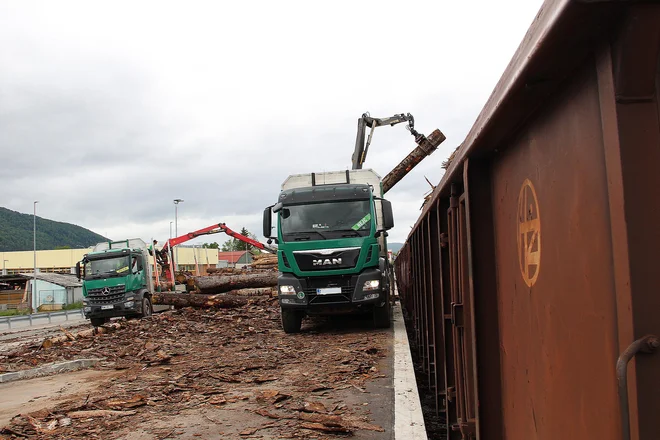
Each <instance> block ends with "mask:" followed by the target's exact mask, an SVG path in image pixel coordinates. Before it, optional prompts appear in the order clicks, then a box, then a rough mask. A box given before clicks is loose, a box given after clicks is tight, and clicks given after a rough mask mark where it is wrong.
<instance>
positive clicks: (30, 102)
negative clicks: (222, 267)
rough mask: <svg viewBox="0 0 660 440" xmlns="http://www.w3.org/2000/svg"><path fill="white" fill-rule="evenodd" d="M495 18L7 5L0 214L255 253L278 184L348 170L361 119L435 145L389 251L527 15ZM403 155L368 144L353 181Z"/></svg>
mask: <svg viewBox="0 0 660 440" xmlns="http://www.w3.org/2000/svg"><path fill="white" fill-rule="evenodd" d="M441 3H442V4H441ZM459 3H460V2H459ZM491 3H492V2H485V1H484V2H483V3H482V4H480V5H477V6H475V5H471V6H468V5H462V4H451V5H450V4H447V3H443V2H440V3H431V2H428V3H424V2H411V3H410V4H409V5H407V6H406V7H405V8H401V7H400V6H401V5H400V4H394V3H393V4H392V5H391V6H388V5H386V4H383V5H382V6H383V7H382V8H379V10H377V11H374V10H373V8H371V7H367V5H365V6H364V7H363V6H356V5H354V4H353V3H345V4H344V3H342V2H338V3H336V4H333V6H332V7H327V5H326V6H324V7H323V8H321V7H320V6H314V7H313V6H311V4H309V3H301V4H299V5H296V4H295V2H284V3H283V4H278V5H277V7H273V6H272V5H269V4H268V3H264V4H260V5H255V4H249V5H248V4H243V3H241V4H237V3H225V2H219V3H216V2H208V3H199V4H195V6H194V7H192V6H191V8H189V9H186V10H182V9H180V8H175V7H171V5H168V4H165V3H162V2H158V3H154V5H151V6H147V5H133V4H132V3H131V4H129V3H121V2H120V3H116V4H114V8H112V9H110V8H105V9H102V8H100V7H99V6H98V5H95V4H91V3H88V2H74V1H67V2H65V1H63V2H58V3H57V5H56V6H55V5H54V4H50V3H49V2H27V1H26V2H14V3H11V4H10V3H3V4H2V5H0V66H2V67H1V68H0V154H1V157H2V165H1V166H0V179H1V182H2V188H3V190H2V196H1V198H0V206H4V207H7V208H10V209H14V210H17V211H20V212H31V210H32V201H33V200H40V204H39V206H38V215H41V216H44V217H47V218H51V219H55V220H58V221H66V222H71V223H76V224H79V225H81V226H84V227H87V228H90V229H92V230H95V231H96V232H99V233H101V234H109V235H112V236H113V237H115V238H121V237H125V236H140V237H142V238H144V239H149V238H151V237H154V236H156V237H158V238H160V239H164V238H166V237H167V236H168V235H169V223H170V221H172V220H173V216H174V207H173V204H172V199H174V198H183V199H185V202H184V203H182V204H181V205H180V210H179V213H180V214H179V233H182V232H187V231H189V230H193V229H199V228H201V227H204V226H207V225H209V224H212V223H214V222H218V221H225V222H227V223H228V224H229V225H230V226H231V227H233V228H235V229H240V228H241V227H242V226H246V227H248V229H250V230H251V231H253V232H255V233H257V234H258V235H259V236H260V235H261V234H260V233H259V232H260V229H261V227H260V222H261V211H262V209H263V208H264V207H265V206H267V205H269V204H271V203H273V202H274V201H275V200H276V197H277V193H278V191H279V188H280V184H281V183H282V181H283V180H284V179H285V178H286V176H287V175H289V174H294V173H303V172H309V171H324V170H326V171H329V170H334V169H346V168H347V167H350V159H351V154H352V152H353V146H354V141H355V129H356V121H357V118H358V117H359V116H360V115H361V114H362V112H364V111H367V110H369V111H370V112H371V114H372V115H373V116H376V117H383V116H389V115H392V114H394V113H399V112H410V113H412V114H413V115H414V116H415V118H416V122H417V128H418V129H419V130H420V131H421V132H423V133H425V134H428V133H430V131H432V130H433V129H435V128H440V129H441V130H442V131H443V132H444V133H445V135H446V136H447V140H446V141H445V142H444V143H443V144H442V145H441V147H440V148H439V149H438V151H436V152H435V153H433V154H432V155H431V156H430V157H429V158H428V159H426V160H425V161H424V162H422V163H421V164H420V165H419V166H418V167H417V168H415V169H414V170H413V171H412V172H410V174H409V175H408V176H407V177H406V178H405V179H404V180H403V181H401V182H400V183H399V184H398V185H397V186H396V187H395V188H394V189H393V190H392V191H391V193H390V194H389V198H391V199H392V201H393V202H394V204H395V214H396V216H397V219H396V222H397V227H396V228H395V229H394V230H393V231H392V232H391V234H390V239H391V240H393V241H402V240H403V239H405V237H406V236H407V234H408V232H409V226H410V225H412V224H414V223H415V221H416V219H417V217H418V216H419V213H420V211H419V206H420V205H421V203H422V198H423V195H424V194H426V193H427V192H428V191H429V190H430V187H429V185H428V184H427V183H426V181H425V179H424V177H425V176H426V177H428V179H429V180H430V181H431V182H432V183H433V184H434V185H435V184H437V183H438V182H439V180H440V178H441V177H442V174H443V170H442V169H441V167H440V164H441V163H442V161H443V160H445V158H446V157H447V156H448V155H449V154H450V153H451V152H452V151H453V150H454V148H455V147H456V146H457V145H459V144H460V142H462V140H463V139H464V137H465V135H466V134H467V132H468V130H469V129H470V127H471V125H472V123H473V121H474V120H475V118H476V116H477V115H478V112H479V110H480V109H481V107H482V105H483V104H484V103H485V101H486V99H487V98H488V95H489V94H490V92H491V90H492V88H493V87H494V85H495V83H496V81H497V80H498V78H499V75H500V74H501V73H502V71H503V69H504V67H505V66H506V64H507V63H508V61H509V59H510V57H511V55H512V54H513V52H514V51H515V49H516V47H517V45H518V43H519V41H520V40H521V39H522V37H523V35H524V32H525V31H526V29H527V27H528V26H529V24H530V23H531V21H532V19H533V17H534V14H535V13H536V11H537V10H538V7H539V6H540V3H541V1H540V0H535V1H534V2H529V1H525V0H507V1H506V2H505V3H506V4H507V5H508V6H509V7H508V8H507V7H506V6H505V5H502V4H501V2H500V3H498V4H497V5H493V4H491ZM10 5H11V6H10ZM155 6H158V7H155ZM395 6H396V7H395ZM317 8H318V9H317ZM128 11H130V13H129V12H128ZM254 11H260V13H255V12H254ZM476 11H482V13H481V14H477V13H476ZM511 11H517V14H513V13H511ZM299 14H306V15H305V16H300V15H299ZM319 14H322V15H323V16H324V17H325V18H326V19H324V20H316V19H315V20H308V19H306V17H307V18H308V17H309V16H314V17H318V16H319ZM434 16H443V17H451V19H449V20H443V21H442V23H441V24H437V25H432V26H431V25H430V24H432V22H433V20H432V19H431V17H434ZM228 17H233V18H232V19H229V18H228ZM420 17H424V19H427V20H429V26H424V25H420V24H419V19H420ZM413 147H414V143H413V139H412V137H411V136H410V135H409V134H408V132H407V131H406V130H405V129H404V124H401V125H399V126H395V127H382V128H378V129H377V130H376V133H375V137H374V142H373V144H372V146H371V147H370V151H369V156H368V158H367V163H366V167H369V168H373V169H375V170H376V171H377V172H378V173H379V174H381V175H382V176H384V175H385V174H386V173H387V172H388V171H389V170H390V169H391V168H392V167H393V166H394V165H396V164H397V163H398V161H400V160H401V159H402V158H404V157H405V156H406V155H407V154H408V153H409V152H410V151H411V150H412V148H413ZM225 239H226V237H224V236H223V237H212V238H209V237H206V238H202V239H200V240H197V242H199V241H202V242H203V241H208V240H212V241H224V240H225Z"/></svg>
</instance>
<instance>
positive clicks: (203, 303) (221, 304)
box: [152, 292, 248, 309]
mask: <svg viewBox="0 0 660 440" xmlns="http://www.w3.org/2000/svg"><path fill="white" fill-rule="evenodd" d="M152 299H153V303H154V304H162V305H167V306H176V307H195V308H198V309H206V308H232V307H241V306H243V305H245V304H247V303H248V299H247V297H246V296H237V295H205V294H192V295H191V294H188V293H170V292H156V293H154V295H153V298H152Z"/></svg>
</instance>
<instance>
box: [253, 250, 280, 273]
mask: <svg viewBox="0 0 660 440" xmlns="http://www.w3.org/2000/svg"><path fill="white" fill-rule="evenodd" d="M250 266H252V267H253V268H254V269H267V270H277V255H275V254H265V253H264V254H257V255H255V256H254V257H253V258H252V263H251V264H250Z"/></svg>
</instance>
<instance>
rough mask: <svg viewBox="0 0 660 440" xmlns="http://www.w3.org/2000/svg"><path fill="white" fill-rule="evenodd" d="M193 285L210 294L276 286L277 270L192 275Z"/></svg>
mask: <svg viewBox="0 0 660 440" xmlns="http://www.w3.org/2000/svg"><path fill="white" fill-rule="evenodd" d="M193 279H194V280H195V287H196V288H197V290H198V291H199V292H201V293H206V294H212V293H221V292H229V291H230V290H236V289H249V288H255V287H274V286H277V272H272V271H268V272H259V273H254V274H245V275H221V276H213V277H193Z"/></svg>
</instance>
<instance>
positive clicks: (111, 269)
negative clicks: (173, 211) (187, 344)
mask: <svg viewBox="0 0 660 440" xmlns="http://www.w3.org/2000/svg"><path fill="white" fill-rule="evenodd" d="M76 273H77V275H78V278H79V279H80V280H81V281H82V285H83V286H82V287H83V312H84V314H85V317H86V318H88V319H90V320H91V322H92V324H93V325H95V326H98V325H102V324H104V323H105V322H107V321H108V320H109V319H110V318H113V317H122V316H123V317H133V316H140V317H143V316H149V315H151V314H152V312H153V306H152V301H151V298H152V294H153V292H154V282H153V276H152V270H151V265H150V264H149V251H148V250H147V246H146V244H145V242H144V241H142V240H141V239H139V238H134V239H127V240H122V241H108V242H101V243H98V244H97V245H96V246H95V247H94V248H93V250H92V251H91V252H89V253H88V254H86V255H85V256H84V257H83V259H82V261H81V262H80V263H78V264H77V265H76Z"/></svg>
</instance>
